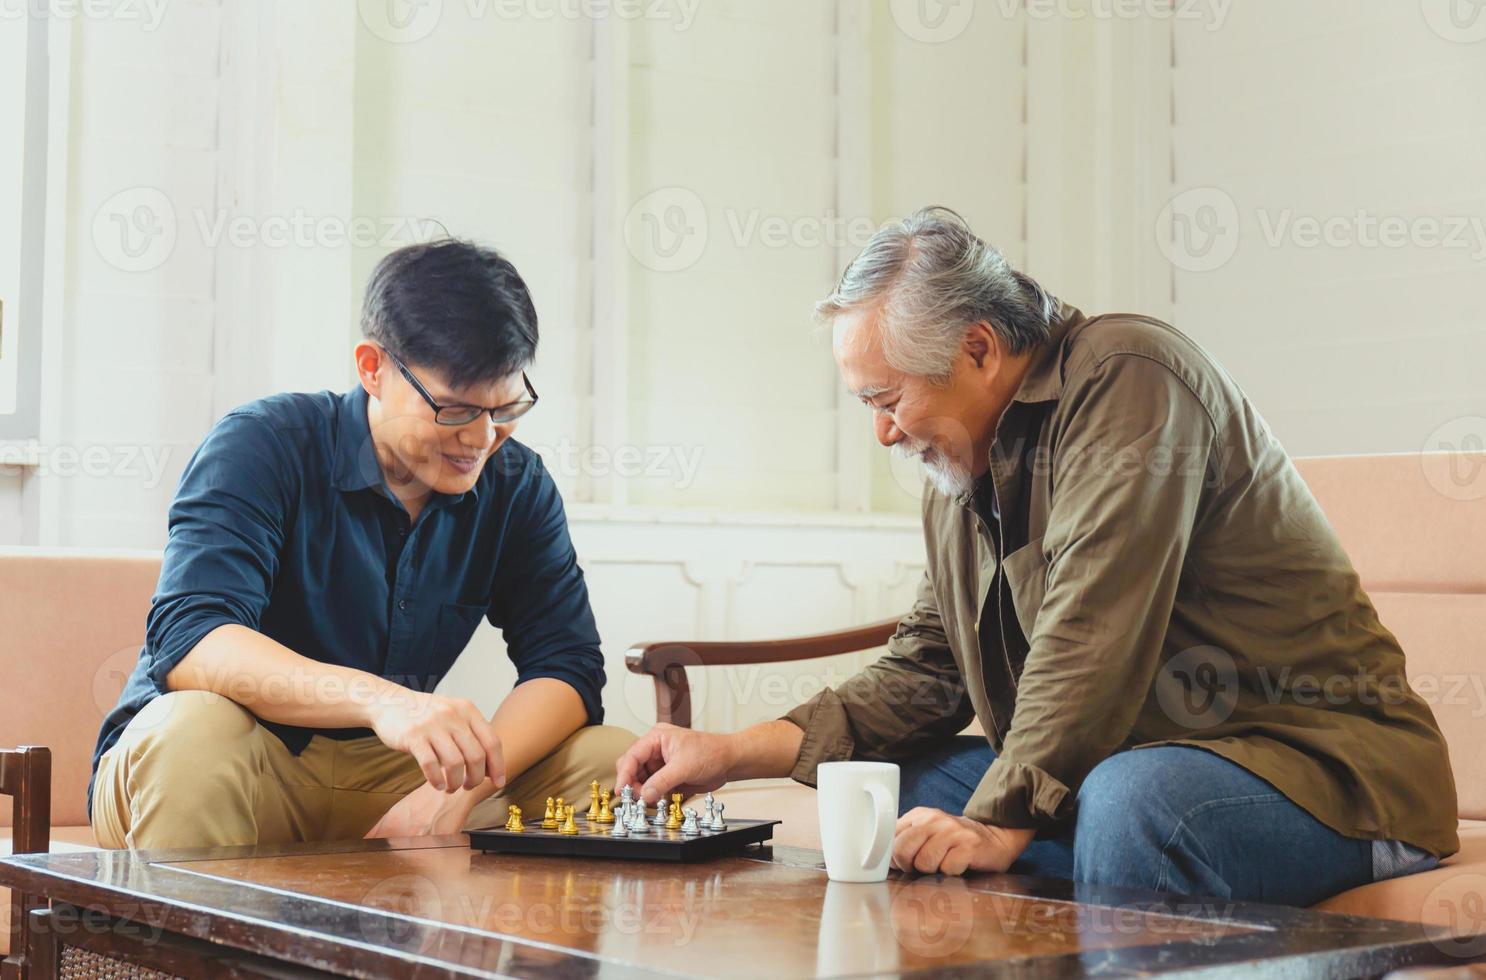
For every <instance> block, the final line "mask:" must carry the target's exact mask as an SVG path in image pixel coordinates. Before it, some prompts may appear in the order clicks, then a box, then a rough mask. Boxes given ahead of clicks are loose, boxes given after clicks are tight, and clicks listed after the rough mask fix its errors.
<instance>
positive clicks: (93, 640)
mask: <svg viewBox="0 0 1486 980" xmlns="http://www.w3.org/2000/svg"><path fill="white" fill-rule="evenodd" d="M159 577H160V555H159V553H157V552H140V553H114V554H107V553H81V552H70V553H66V552H47V551H38V550H36V549H19V548H4V549H0V623H4V624H5V642H4V643H0V677H8V678H18V679H19V678H25V680H22V681H21V682H20V683H18V684H7V685H5V687H4V691H5V693H4V694H0V746H6V747H14V746H18V745H45V746H46V747H47V748H49V749H51V750H52V823H53V824H56V825H59V826H78V825H81V824H86V823H88V814H87V813H86V799H87V790H88V785H87V780H88V773H89V771H90V770H91V768H92V761H93V743H94V741H95V740H96V739H97V737H98V728H99V726H100V725H101V724H102V722H103V716H104V715H105V714H107V713H108V711H109V710H110V709H112V708H113V706H114V702H116V701H117V700H118V697H119V692H120V691H121V690H123V688H124V681H125V680H127V679H128V677H129V672H130V671H131V670H133V669H134V663H135V661H136V660H137V659H138V657H139V648H140V644H141V643H143V642H144V629H145V617H146V615H147V614H148V613H149V610H150V596H151V595H153V594H154V591H155V581H156V579H158V578H159ZM9 825H10V807H9V806H0V827H8V826H9Z"/></svg>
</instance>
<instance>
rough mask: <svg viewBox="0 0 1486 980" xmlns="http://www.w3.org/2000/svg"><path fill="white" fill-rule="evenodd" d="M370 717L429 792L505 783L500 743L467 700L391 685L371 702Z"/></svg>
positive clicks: (385, 741) (378, 730) (382, 736)
mask: <svg viewBox="0 0 1486 980" xmlns="http://www.w3.org/2000/svg"><path fill="white" fill-rule="evenodd" d="M371 718H372V725H371V727H372V730H373V731H374V732H376V733H377V737H378V738H380V739H381V740H382V741H383V742H384V743H385V744H386V745H387V746H388V747H389V748H393V749H397V750H398V751H399V752H406V753H408V754H409V755H411V756H412V757H413V758H414V759H417V760H418V766H419V767H420V768H421V769H422V770H423V776H424V778H425V779H427V780H428V785H429V786H431V787H433V788H434V789H435V790H440V791H442V792H445V793H454V792H456V791H458V790H460V789H467V790H468V789H474V788H475V787H476V786H479V785H480V784H481V783H482V782H484V781H485V778H486V777H487V776H488V777H489V778H490V779H491V781H492V782H494V783H495V786H496V788H499V787H501V786H502V785H504V784H505V781H506V762H505V756H504V754H503V753H502V751H501V744H500V739H499V738H498V737H496V734H495V729H494V727H493V726H492V725H491V723H490V722H489V721H487V720H486V718H485V716H484V715H482V714H480V709H479V708H477V707H475V704H474V702H473V701H467V700H465V699H463V698H446V697H442V696H440V695H437V694H423V693H420V692H418V691H410V690H408V689H407V688H402V687H394V688H393V689H392V690H390V691H386V692H383V693H381V694H380V696H379V697H378V698H377V700H376V703H375V705H374V706H373V707H372V709H371ZM399 806H401V804H399ZM394 809H396V808H394Z"/></svg>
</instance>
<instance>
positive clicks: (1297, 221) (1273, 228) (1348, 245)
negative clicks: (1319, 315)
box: [1156, 187, 1486, 272]
mask: <svg viewBox="0 0 1486 980" xmlns="http://www.w3.org/2000/svg"><path fill="white" fill-rule="evenodd" d="M1253 218H1254V222H1253V224H1254V226H1256V227H1257V228H1258V231H1259V240H1260V241H1262V243H1263V244H1264V245H1265V246H1267V247H1269V248H1281V247H1285V246H1288V247H1291V248H1298V249H1318V248H1330V249H1378V248H1383V249H1403V248H1417V249H1445V250H1461V251H1468V252H1469V256H1470V258H1471V260H1472V261H1475V262H1480V261H1482V260H1486V215H1480V214H1438V215H1429V214H1426V215H1411V216H1405V215H1400V214H1376V213H1374V212H1372V211H1370V210H1369V209H1367V208H1356V209H1353V210H1351V211H1345V212H1335V213H1329V214H1305V213H1301V212H1297V211H1296V210H1295V209H1294V208H1279V209H1270V208H1257V209H1255V211H1254V212H1253ZM1242 225H1243V222H1242V220H1241V217H1240V211H1239V208H1238V205H1237V203H1235V202H1234V200H1233V197H1232V195H1230V194H1229V193H1228V192H1227V191H1224V190H1222V189H1220V188H1217V187H1194V188H1190V189H1188V190H1185V191H1182V192H1181V193H1179V194H1177V195H1176V196H1174V197H1173V198H1172V199H1171V200H1170V201H1168V202H1167V203H1166V206H1165V207H1164V208H1162V209H1161V213H1160V215H1158V216H1157V218H1156V244H1157V245H1158V246H1159V247H1160V249H1161V253H1162V254H1163V255H1165V256H1166V260H1167V261H1168V262H1170V263H1171V264H1172V265H1174V266H1176V267H1177V268H1178V269H1183V270H1185V271H1187V272H1211V271H1212V270H1214V269H1218V268H1221V267H1222V266H1224V265H1226V264H1227V263H1228V261H1229V260H1230V259H1232V258H1233V256H1234V254H1235V253H1237V251H1238V245H1239V239H1240V237H1241V234H1242Z"/></svg>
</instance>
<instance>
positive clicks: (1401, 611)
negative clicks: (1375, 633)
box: [1372, 592, 1486, 820]
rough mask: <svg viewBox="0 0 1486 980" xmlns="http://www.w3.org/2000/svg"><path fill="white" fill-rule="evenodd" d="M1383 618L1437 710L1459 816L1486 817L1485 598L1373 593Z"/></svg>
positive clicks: (1414, 682)
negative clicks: (1485, 743)
mask: <svg viewBox="0 0 1486 980" xmlns="http://www.w3.org/2000/svg"><path fill="white" fill-rule="evenodd" d="M1372 600H1373V604H1374V605H1375V606H1377V609H1378V618H1379V619H1381V620H1382V621H1383V625H1384V626H1386V627H1388V629H1389V630H1391V631H1392V632H1393V635H1394V636H1396V637H1398V642H1399V644H1400V645H1401V646H1402V647H1403V650H1404V657H1405V660H1404V668H1405V670H1406V671H1407V673H1408V676H1409V684H1410V685H1411V686H1412V687H1413V688H1414V690H1415V691H1417V692H1419V696H1420V697H1422V698H1423V699H1424V700H1425V701H1426V702H1427V703H1428V704H1429V707H1430V710H1431V711H1433V712H1434V719H1435V721H1436V722H1438V723H1439V726H1440V731H1441V732H1442V733H1443V734H1444V736H1445V742H1446V744H1447V745H1448V746H1449V748H1450V768H1451V769H1452V770H1454V773H1455V793H1456V796H1457V797H1458V798H1459V813H1460V816H1461V817H1463V818H1465V819H1467V820H1486V753H1483V752H1481V750H1480V745H1481V743H1482V742H1483V741H1486V676H1483V674H1482V673H1481V667H1480V664H1481V637H1483V636H1486V595H1448V594H1439V593H1410V592H1373V593H1372Z"/></svg>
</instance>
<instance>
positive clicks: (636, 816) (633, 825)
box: [629, 799, 650, 834]
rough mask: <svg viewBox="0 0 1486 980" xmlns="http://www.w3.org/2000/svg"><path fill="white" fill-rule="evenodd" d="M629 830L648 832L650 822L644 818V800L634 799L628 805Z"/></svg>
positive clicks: (632, 831) (634, 832)
mask: <svg viewBox="0 0 1486 980" xmlns="http://www.w3.org/2000/svg"><path fill="white" fill-rule="evenodd" d="M629 832H630V833H632V834H648V833H650V824H649V823H648V822H647V821H646V820H645V801H644V800H643V799H640V800H636V801H635V802H634V804H633V805H632V806H631V807H630V819H629Z"/></svg>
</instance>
